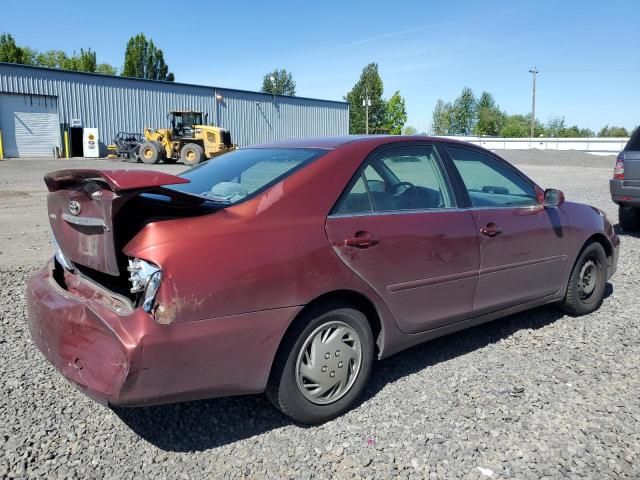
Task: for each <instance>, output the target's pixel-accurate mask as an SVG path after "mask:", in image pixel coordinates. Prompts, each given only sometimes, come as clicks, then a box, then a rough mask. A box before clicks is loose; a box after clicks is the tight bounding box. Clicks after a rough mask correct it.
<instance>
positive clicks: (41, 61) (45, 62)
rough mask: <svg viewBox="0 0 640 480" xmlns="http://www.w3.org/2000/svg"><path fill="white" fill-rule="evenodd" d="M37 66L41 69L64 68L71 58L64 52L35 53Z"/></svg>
mask: <svg viewBox="0 0 640 480" xmlns="http://www.w3.org/2000/svg"><path fill="white" fill-rule="evenodd" d="M34 59H35V64H36V65H37V66H39V67H47V68H63V65H65V66H66V64H67V62H68V61H69V58H68V57H67V54H66V53H64V52H63V51H62V50H47V51H46V52H34Z"/></svg>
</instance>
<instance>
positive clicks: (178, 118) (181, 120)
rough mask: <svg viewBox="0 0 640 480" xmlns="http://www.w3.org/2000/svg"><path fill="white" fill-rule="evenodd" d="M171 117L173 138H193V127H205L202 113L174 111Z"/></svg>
mask: <svg viewBox="0 0 640 480" xmlns="http://www.w3.org/2000/svg"><path fill="white" fill-rule="evenodd" d="M170 115H171V133H172V135H173V138H193V134H194V131H193V130H194V129H193V126H194V125H203V123H202V112H193V111H174V112H171V113H170Z"/></svg>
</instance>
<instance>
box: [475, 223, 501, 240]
mask: <svg viewBox="0 0 640 480" xmlns="http://www.w3.org/2000/svg"><path fill="white" fill-rule="evenodd" d="M480 233H481V234H482V235H486V236H487V237H497V236H498V235H500V234H501V233H502V229H501V228H500V227H498V226H497V225H496V224H495V223H493V222H491V223H487V226H486V227H482V228H481V229H480Z"/></svg>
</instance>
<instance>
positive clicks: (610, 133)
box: [598, 125, 629, 137]
mask: <svg viewBox="0 0 640 480" xmlns="http://www.w3.org/2000/svg"><path fill="white" fill-rule="evenodd" d="M598 136H599V137H628V136H629V130H627V129H626V128H625V127H613V126H612V127H610V126H609V125H605V126H604V127H602V129H601V130H600V131H599V132H598Z"/></svg>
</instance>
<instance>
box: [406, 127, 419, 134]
mask: <svg viewBox="0 0 640 480" xmlns="http://www.w3.org/2000/svg"><path fill="white" fill-rule="evenodd" d="M417 134H418V130H417V129H416V127H412V126H411V125H407V126H406V127H404V128H403V129H402V135H417Z"/></svg>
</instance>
